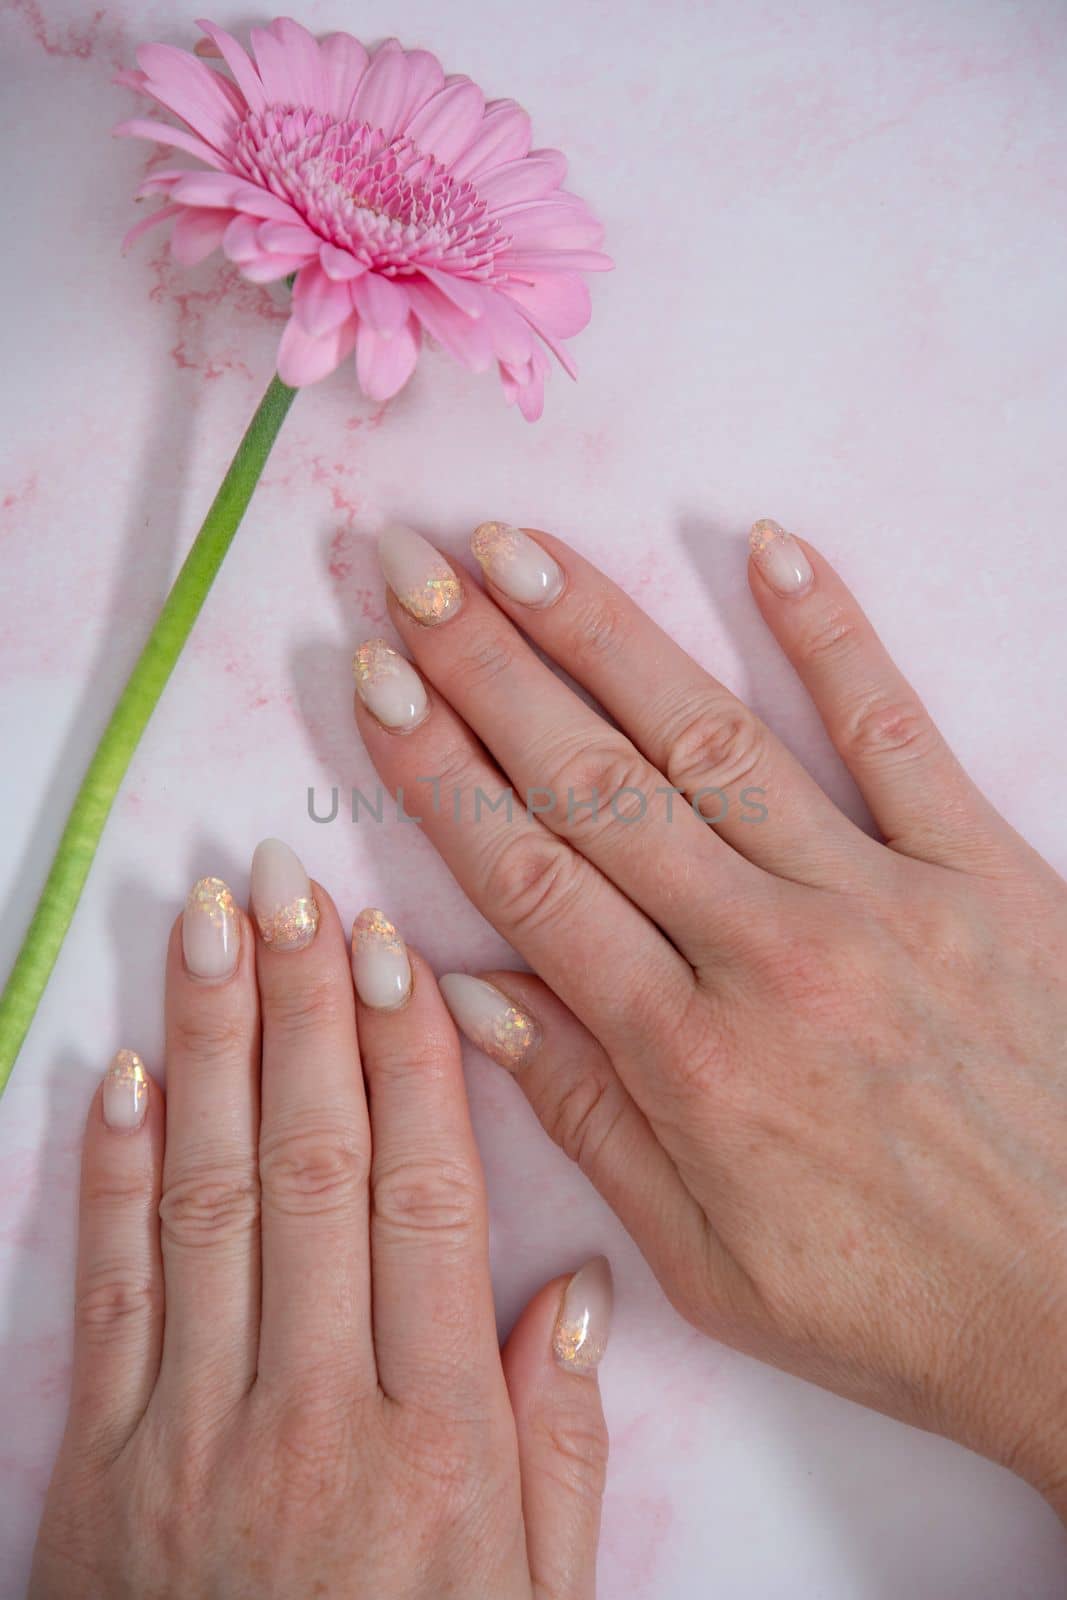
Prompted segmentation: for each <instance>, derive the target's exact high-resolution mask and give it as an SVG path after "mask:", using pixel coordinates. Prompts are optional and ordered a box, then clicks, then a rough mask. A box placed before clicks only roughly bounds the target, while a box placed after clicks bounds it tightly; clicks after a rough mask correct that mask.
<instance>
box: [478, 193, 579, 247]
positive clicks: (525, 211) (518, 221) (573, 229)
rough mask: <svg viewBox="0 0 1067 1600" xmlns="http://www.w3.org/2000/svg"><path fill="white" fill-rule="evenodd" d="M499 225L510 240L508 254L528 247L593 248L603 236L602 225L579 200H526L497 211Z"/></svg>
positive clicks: (551, 198) (551, 197) (553, 198)
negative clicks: (575, 201)
mask: <svg viewBox="0 0 1067 1600" xmlns="http://www.w3.org/2000/svg"><path fill="white" fill-rule="evenodd" d="M496 215H497V216H498V217H499V219H500V225H501V227H502V228H503V229H504V232H505V233H506V234H507V235H508V237H509V239H510V241H511V242H510V245H509V253H510V252H513V251H520V250H522V251H529V250H553V251H555V250H584V249H586V248H589V249H593V250H595V249H596V247H597V245H598V244H600V243H601V241H602V240H603V238H604V227H603V224H602V223H600V222H598V221H597V219H596V218H595V217H594V216H593V214H592V212H591V211H590V210H589V208H588V207H587V206H586V205H584V204H583V202H581V201H578V202H577V204H575V203H574V202H573V201H572V200H569V199H568V200H567V201H563V202H561V201H558V200H557V199H556V198H555V196H554V195H552V196H549V198H548V199H547V200H532V201H525V202H523V203H522V204H521V205H519V206H514V207H511V206H505V207H503V209H502V210H499V211H497V213H496Z"/></svg>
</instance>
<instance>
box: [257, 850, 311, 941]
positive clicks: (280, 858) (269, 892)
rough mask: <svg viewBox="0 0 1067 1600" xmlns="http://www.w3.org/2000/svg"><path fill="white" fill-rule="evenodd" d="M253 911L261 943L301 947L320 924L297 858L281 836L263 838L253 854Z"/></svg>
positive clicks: (305, 874) (304, 874)
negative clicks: (277, 837)
mask: <svg viewBox="0 0 1067 1600" xmlns="http://www.w3.org/2000/svg"><path fill="white" fill-rule="evenodd" d="M252 911H253V914H254V916H255V919H256V925H257V927H258V928H259V933H260V937H261V938H262V940H263V943H264V944H266V945H270V947H271V948H272V949H273V950H303V949H304V948H305V947H306V946H307V945H309V944H310V943H311V941H312V939H314V937H315V934H316V933H317V931H318V926H319V908H318V905H317V904H316V902H315V896H314V895H313V894H312V892H311V884H310V882H309V881H308V875H307V873H306V872H305V871H304V868H303V865H302V864H301V862H300V858H299V857H298V856H297V855H295V854H294V853H293V851H292V850H290V848H289V846H288V845H287V844H283V843H282V841H281V840H280V839H264V840H263V842H262V844H259V845H257V846H256V853H255V855H254V856H253V857H252Z"/></svg>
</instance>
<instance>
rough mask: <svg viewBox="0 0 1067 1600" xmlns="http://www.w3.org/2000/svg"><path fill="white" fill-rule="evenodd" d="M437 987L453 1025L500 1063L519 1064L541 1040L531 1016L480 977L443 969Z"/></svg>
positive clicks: (515, 1065) (531, 1052) (514, 1066)
mask: <svg viewBox="0 0 1067 1600" xmlns="http://www.w3.org/2000/svg"><path fill="white" fill-rule="evenodd" d="M438 987H439V988H440V990H441V994H442V996H443V998H444V1002H445V1005H446V1006H447V1007H448V1009H449V1011H450V1012H451V1013H452V1018H453V1021H454V1022H455V1023H456V1025H457V1027H459V1028H462V1030H463V1032H464V1033H465V1034H466V1035H467V1038H468V1039H469V1040H470V1041H471V1043H472V1044H476V1045H477V1046H478V1048H479V1050H484V1051H485V1053H486V1055H487V1056H491V1057H492V1058H493V1060H494V1061H496V1062H498V1063H499V1065H500V1066H502V1067H509V1068H511V1069H512V1070H514V1069H515V1068H516V1067H521V1066H522V1064H523V1062H524V1061H525V1060H526V1059H527V1058H528V1057H529V1056H531V1055H532V1054H533V1052H534V1051H535V1050H536V1049H537V1047H538V1045H539V1044H540V1043H541V1029H540V1028H539V1027H538V1025H537V1023H536V1022H535V1021H534V1019H533V1017H531V1016H530V1014H529V1013H528V1012H526V1011H523V1009H522V1007H521V1006H517V1005H515V1003H514V1001H512V1000H509V999H508V997H507V995H506V994H501V992H500V990H499V989H497V988H496V987H495V986H494V985H493V984H491V983H486V981H485V979H484V978H472V977H470V976H469V975H468V974H467V973H466V972H446V973H445V975H444V977H442V978H440V979H438Z"/></svg>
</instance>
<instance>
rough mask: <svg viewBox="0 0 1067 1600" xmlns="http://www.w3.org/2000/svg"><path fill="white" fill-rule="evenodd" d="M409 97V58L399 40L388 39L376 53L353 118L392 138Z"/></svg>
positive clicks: (362, 83)
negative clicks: (378, 129)
mask: <svg viewBox="0 0 1067 1600" xmlns="http://www.w3.org/2000/svg"><path fill="white" fill-rule="evenodd" d="M407 96H408V67H407V59H406V57H405V55H404V52H403V50H401V48H400V46H399V44H398V43H397V41H396V40H395V39H386V41H385V43H384V44H382V45H380V46H379V47H378V49H377V50H376V51H375V54H374V59H373V60H372V62H371V64H370V66H369V67H368V68H367V73H366V76H365V77H364V78H363V81H362V82H361V83H360V86H359V88H358V89H357V90H356V98H355V99H354V100H353V102H352V116H353V117H354V118H355V119H356V120H357V121H359V122H368V123H369V124H370V126H371V127H372V128H380V129H381V130H382V132H383V134H384V135H385V137H386V138H387V139H391V138H392V137H393V136H394V134H395V132H396V130H397V126H398V124H399V122H400V118H401V115H402V113H403V110H404V105H405V103H406V101H407Z"/></svg>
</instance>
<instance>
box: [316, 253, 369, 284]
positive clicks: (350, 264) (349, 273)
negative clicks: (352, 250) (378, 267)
mask: <svg viewBox="0 0 1067 1600" xmlns="http://www.w3.org/2000/svg"><path fill="white" fill-rule="evenodd" d="M319 260H320V261H321V262H322V270H323V272H325V274H326V276H327V277H328V278H333V280H334V281H335V282H336V283H345V282H349V281H351V279H353V278H360V277H362V276H363V274H364V273H365V272H366V270H367V268H366V266H365V264H364V263H363V262H362V261H357V260H356V258H355V256H354V255H350V254H349V252H348V251H347V250H341V249H340V248H339V247H338V246H337V245H335V244H326V243H323V244H320V245H319Z"/></svg>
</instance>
